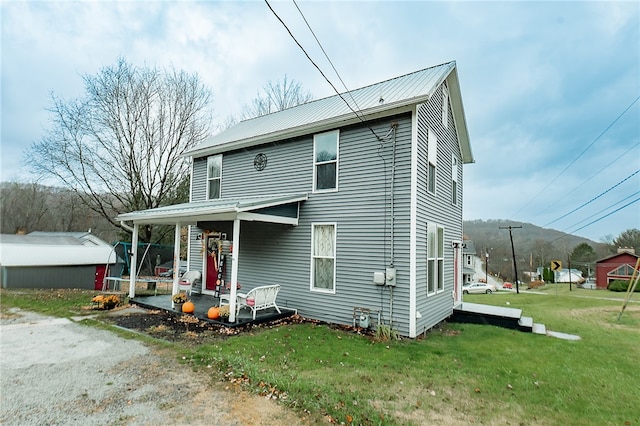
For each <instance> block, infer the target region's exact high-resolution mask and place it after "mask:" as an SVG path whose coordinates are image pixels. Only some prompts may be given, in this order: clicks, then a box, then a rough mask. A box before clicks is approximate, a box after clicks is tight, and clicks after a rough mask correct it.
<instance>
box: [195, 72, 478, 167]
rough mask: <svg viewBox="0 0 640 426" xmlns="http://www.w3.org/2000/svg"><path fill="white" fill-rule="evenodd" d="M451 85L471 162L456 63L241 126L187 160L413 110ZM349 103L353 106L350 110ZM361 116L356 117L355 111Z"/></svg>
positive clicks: (463, 145)
mask: <svg viewBox="0 0 640 426" xmlns="http://www.w3.org/2000/svg"><path fill="white" fill-rule="evenodd" d="M444 80H447V83H448V87H449V94H450V100H451V105H452V112H453V115H454V121H455V125H456V129H457V131H458V137H459V139H460V145H461V148H462V157H463V162H465V163H470V162H473V156H472V154H471V148H470V145H469V136H468V132H467V125H466V119H465V117H464V109H463V107H462V98H461V96H460V87H459V82H458V76H457V71H456V63H455V61H452V62H447V63H445V64H442V65H438V66H434V67H430V68H426V69H423V70H421V71H416V72H413V73H411V74H406V75H404V76H401V77H396V78H393V79H391V80H386V81H383V82H380V83H376V84H373V85H370V86H366V87H363V88H360V89H356V90H352V91H350V92H347V93H343V94H341V95H334V96H330V97H328V98H323V99H318V100H315V101H311V102H308V103H305V104H301V105H298V106H295V107H292V108H289V109H286V110H283V111H278V112H275V113H272V114H268V115H263V116H261V117H256V118H253V119H249V120H245V121H242V122H240V123H238V124H236V125H235V126H232V127H230V128H228V129H227V130H225V131H223V132H221V133H219V134H217V135H215V136H213V137H211V138H209V139H207V140H205V141H204V142H202V143H201V144H200V145H198V146H196V147H195V148H193V149H192V150H190V151H187V152H186V154H185V155H188V156H193V157H202V156H205V155H211V154H215V153H220V152H224V151H228V150H231V149H240V148H246V147H249V146H253V145H259V144H263V143H268V142H273V141H277V140H281V139H284V138H291V137H296V136H302V135H305V134H309V133H313V132H318V131H323V130H328V129H332V128H336V127H339V126H343V125H347V124H351V123H356V122H358V121H360V120H361V119H362V120H370V119H373V118H379V117H384V116H389V115H393V114H397V113H399V112H403V111H409V110H410V109H411V108H413V107H414V106H415V105H417V104H420V103H423V102H426V101H427V100H428V99H429V97H430V96H431V95H432V93H433V92H434V91H435V90H436V89H437V88H438V86H439V85H440V84H441V83H442V82H443V81H444ZM347 103H348V104H349V105H347ZM352 109H353V110H355V111H358V116H359V117H358V116H357V115H356V114H355V113H354V112H353V111H352Z"/></svg>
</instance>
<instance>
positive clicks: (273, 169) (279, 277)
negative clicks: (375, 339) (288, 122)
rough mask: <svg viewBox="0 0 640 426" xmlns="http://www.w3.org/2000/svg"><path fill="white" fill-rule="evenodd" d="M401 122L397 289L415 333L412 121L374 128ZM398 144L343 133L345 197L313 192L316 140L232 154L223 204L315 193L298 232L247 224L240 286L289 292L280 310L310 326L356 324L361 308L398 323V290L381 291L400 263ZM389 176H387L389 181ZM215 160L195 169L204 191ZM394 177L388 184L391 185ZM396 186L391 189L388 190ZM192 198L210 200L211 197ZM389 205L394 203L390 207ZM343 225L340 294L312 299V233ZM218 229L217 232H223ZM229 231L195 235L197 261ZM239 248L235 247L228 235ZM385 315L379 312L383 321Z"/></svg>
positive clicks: (227, 157)
mask: <svg viewBox="0 0 640 426" xmlns="http://www.w3.org/2000/svg"><path fill="white" fill-rule="evenodd" d="M392 122H397V123H398V130H397V135H396V143H397V147H396V174H395V179H394V180H395V194H394V196H395V217H396V225H395V231H394V234H395V239H396V243H395V262H394V266H395V267H396V268H397V271H398V272H397V286H396V288H395V289H394V290H393V308H392V309H393V324H394V327H396V328H397V329H398V330H399V331H400V332H401V333H402V334H405V335H406V334H407V333H408V330H409V329H408V327H409V321H408V306H409V225H410V217H409V203H410V177H411V170H410V157H411V116H410V115H409V114H405V115H403V116H398V117H392V118H388V119H384V120H381V121H378V122H373V123H371V124H370V126H371V127H372V129H373V130H374V131H375V132H376V134H378V135H379V136H381V137H382V136H385V135H387V133H388V132H389V129H390V125H391V123H392ZM392 152H393V143H392V140H391V139H389V140H387V141H385V143H384V144H381V143H380V142H379V141H378V140H377V139H376V138H375V136H374V135H373V134H372V133H371V130H370V129H369V128H368V127H366V126H364V125H356V126H351V127H347V128H343V129H340V139H339V172H338V179H339V182H338V187H339V191H337V192H323V193H313V188H312V185H313V135H308V136H306V137H302V138H297V139H294V140H288V141H281V142H278V143H275V144H266V145H261V146H257V147H254V148H251V149H246V150H241V151H233V152H227V153H224V154H223V167H222V170H223V175H222V197H223V198H224V197H234V196H238V195H242V196H251V195H265V194H283V193H297V192H308V193H309V199H308V200H307V201H305V202H303V203H302V205H301V208H300V217H299V225H298V226H296V227H293V226H286V225H276V224H265V223H261V222H242V223H241V231H240V252H239V253H240V259H239V262H240V264H239V271H238V281H239V282H240V283H241V284H242V286H243V289H250V288H252V287H255V286H258V285H266V284H276V283H278V284H281V285H282V289H281V291H280V294H279V295H278V303H279V304H280V305H281V306H283V307H289V308H293V309H297V310H298V312H299V313H300V314H301V315H303V316H306V317H309V318H315V319H320V320H325V321H331V322H335V323H343V324H351V323H352V320H353V308H354V307H365V308H369V309H372V310H376V311H380V313H381V316H382V318H383V320H384V321H385V322H387V323H388V321H389V315H390V312H389V311H390V296H391V294H390V290H389V288H388V287H378V286H375V285H374V284H373V273H374V272H384V271H385V267H387V266H389V264H390V262H391V253H390V249H391V244H390V242H389V239H390V235H391V228H390V227H391V211H390V205H389V200H390V196H391V187H390V182H391V169H392ZM258 153H262V154H265V155H266V156H267V158H268V162H267V167H266V168H265V169H264V170H262V171H257V170H255V169H254V167H253V159H254V157H255V156H256V154H258ZM385 168H386V176H385ZM205 174H206V159H202V160H199V159H196V160H195V161H194V176H193V181H194V185H195V184H196V182H200V185H201V186H202V187H203V188H204V187H206V179H204V178H203V177H204V176H205ZM385 178H386V185H385ZM385 186H386V187H385ZM192 196H193V199H194V201H195V200H196V199H201V197H202V199H204V192H203V191H202V190H199V189H196V188H193V192H192ZM385 197H386V198H385ZM327 222H328V223H335V224H336V226H337V238H336V240H337V244H336V293H335V294H325V293H319V292H314V291H311V290H310V284H311V282H310V271H311V227H312V224H314V223H327ZM214 225H216V226H217V227H213V226H214ZM221 225H222V224H207V225H206V226H205V225H204V224H198V227H197V228H195V227H192V229H193V231H194V232H192V236H191V239H192V240H191V251H190V256H191V257H190V260H191V262H190V263H191V265H192V267H193V268H194V269H195V268H202V260H201V259H202V254H201V248H200V244H199V242H198V241H196V240H195V235H196V234H197V233H198V232H201V230H203V229H207V226H210V227H212V229H209V230H216V231H220V230H221V229H220V226H221ZM228 233H229V239H231V238H232V235H231V231H230V230H229V231H228ZM374 315H376V316H377V312H376V313H375V314H374Z"/></svg>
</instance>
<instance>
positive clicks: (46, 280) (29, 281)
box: [1, 265, 96, 290]
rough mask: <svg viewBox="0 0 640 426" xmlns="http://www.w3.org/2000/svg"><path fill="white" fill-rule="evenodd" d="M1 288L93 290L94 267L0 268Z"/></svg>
mask: <svg viewBox="0 0 640 426" xmlns="http://www.w3.org/2000/svg"><path fill="white" fill-rule="evenodd" d="M1 270H2V272H1V275H2V279H1V281H2V288H81V289H87V290H93V289H94V286H95V279H96V266H95V265H80V266H28V267H27V266H25V267H20V266H16V267H7V266H2V267H1Z"/></svg>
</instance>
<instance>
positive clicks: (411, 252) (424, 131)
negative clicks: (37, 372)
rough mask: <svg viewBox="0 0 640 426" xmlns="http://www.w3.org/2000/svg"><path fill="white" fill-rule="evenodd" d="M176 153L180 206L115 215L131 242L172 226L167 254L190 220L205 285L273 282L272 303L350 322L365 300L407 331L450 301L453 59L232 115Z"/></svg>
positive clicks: (462, 160)
mask: <svg viewBox="0 0 640 426" xmlns="http://www.w3.org/2000/svg"><path fill="white" fill-rule="evenodd" d="M187 155H188V156H189V157H190V158H191V159H192V172H191V199H190V202H189V203H186V204H181V205H176V206H169V207H162V208H158V209H153V210H146V211H139V212H132V213H127V214H123V215H120V216H119V217H118V219H119V220H121V221H124V222H127V223H131V222H132V223H133V225H134V243H133V247H136V246H137V244H136V243H137V235H138V234H137V230H138V226H140V225H145V224H175V226H176V246H177V247H176V258H177V257H178V256H179V253H180V251H179V244H180V229H181V228H183V227H185V226H188V228H189V235H190V237H189V248H188V253H189V255H188V264H189V269H190V270H198V271H201V272H202V281H203V282H202V292H203V293H204V294H209V293H210V294H214V292H215V291H216V282H218V281H219V280H220V279H221V278H223V279H224V280H226V281H227V282H229V283H241V285H242V291H245V290H248V289H251V288H252V287H256V286H261V285H269V284H280V286H281V289H280V293H279V294H278V299H277V300H278V305H279V306H282V307H286V308H291V309H296V310H297V311H298V313H299V314H300V315H302V316H304V317H308V318H313V319H319V320H323V321H328V322H332V323H341V324H352V323H353V321H354V312H361V311H362V309H364V310H366V311H367V312H370V313H371V318H372V323H373V325H374V326H375V325H376V324H377V321H378V320H379V321H381V322H383V323H384V324H388V325H391V326H392V327H393V328H394V329H396V330H397V331H398V332H399V333H400V334H402V335H404V336H409V337H415V336H417V335H419V334H420V333H423V332H424V331H426V330H428V329H430V328H432V327H433V326H435V325H436V324H438V323H439V322H441V321H443V320H444V319H446V318H447V317H448V316H450V315H451V314H452V312H453V308H454V306H456V305H458V304H460V303H461V301H462V291H461V286H462V284H463V281H462V274H463V261H462V259H463V254H462V244H461V243H462V200H463V168H462V165H463V164H466V163H471V162H473V156H472V152H471V148H470V144H469V135H468V132H467V125H466V121H465V115H464V109H463V106H462V98H461V94H460V86H459V82H458V74H457V70H456V64H455V62H449V63H445V64H442V65H438V66H435V67H431V68H427V69H424V70H421V71H417V72H414V73H411V74H407V75H404V76H401V77H397V78H394V79H391V80H387V81H383V82H380V83H377V84H373V85H371V86H367V87H363V88H360V89H357V90H353V91H351V92H348V93H343V94H340V95H336V96H331V97H328V98H324V99H320V100H316V101H312V102H309V103H306V104H303V105H299V106H296V107H293V108H290V109H287V110H284V111H280V112H276V113H273V114H269V115H266V116H262V117H258V118H254V119H250V120H246V121H243V122H240V123H238V124H237V125H235V126H233V127H231V128H229V129H227V130H225V131H223V132H221V133H220V134H218V135H216V136H214V137H212V138H210V139H208V140H206V141H205V142H204V143H202V144H201V145H199V146H197V147H195V148H194V149H192V150H191V151H189V152H188V153H187ZM220 240H225V241H228V243H227V244H226V245H224V246H223V245H221V244H220ZM220 247H224V250H225V252H226V254H227V256H225V257H224V258H225V259H226V261H225V263H226V264H225V265H220V259H221V258H220V257H219V256H218V257H216V256H212V251H217V250H219V249H220ZM134 259H135V256H134ZM132 270H135V265H134V269H132ZM221 271H224V277H223V276H222V274H221ZM175 280H176V281H174V289H176V290H177V288H178V287H177V277H176V278H175ZM230 291H231V299H230V300H231V303H232V305H233V304H234V298H235V292H236V287H235V286H234V285H230ZM130 293H135V286H134V285H133V284H132V285H131V288H130ZM232 307H233V306H232ZM231 311H232V312H231V320H233V318H234V317H233V309H232V310H231Z"/></svg>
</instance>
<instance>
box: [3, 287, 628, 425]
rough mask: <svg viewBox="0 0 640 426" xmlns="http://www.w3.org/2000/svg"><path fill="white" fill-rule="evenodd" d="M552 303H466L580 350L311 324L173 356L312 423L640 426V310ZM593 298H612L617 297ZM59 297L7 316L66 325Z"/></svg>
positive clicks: (461, 331) (604, 303)
mask: <svg viewBox="0 0 640 426" xmlns="http://www.w3.org/2000/svg"><path fill="white" fill-rule="evenodd" d="M545 291H546V292H547V293H548V294H528V293H527V292H521V294H513V293H510V294H504V293H500V294H490V295H465V300H466V301H469V302H474V303H487V304H495V305H500V306H509V307H512V308H521V309H522V310H523V315H526V316H532V317H534V320H535V321H536V322H541V323H544V324H545V325H546V326H547V328H548V329H550V330H554V331H560V332H565V333H571V334H577V335H579V336H581V337H582V340H579V341H567V340H560V339H556V338H552V337H547V336H540V335H534V334H528V333H522V332H517V331H513V330H507V329H502V328H498V327H492V326H481V325H471V324H449V325H443V326H442V327H441V328H439V329H437V330H434V331H432V332H431V333H429V334H427V335H426V336H424V337H423V338H420V339H417V340H411V339H402V340H400V341H391V342H374V341H373V340H372V339H371V337H370V336H363V335H359V334H356V333H353V332H349V331H344V330H342V329H340V328H336V327H331V326H328V325H325V324H310V323H305V324H290V325H281V326H274V327H262V328H256V329H253V330H252V331H251V332H247V333H243V334H240V335H238V336H233V337H231V338H227V339H220V340H213V341H210V342H209V343H207V344H203V345H199V346H197V347H195V348H194V347H192V346H189V345H185V346H182V345H180V344H176V345H174V346H173V347H174V349H175V351H176V357H177V358H178V359H180V360H181V361H182V362H185V363H187V364H188V365H191V366H192V367H193V368H194V369H195V370H197V371H199V372H201V373H202V374H210V375H212V376H213V378H214V379H219V380H221V381H222V382H221V384H220V386H223V387H226V386H228V383H229V382H231V383H234V384H236V385H238V386H243V387H247V388H250V389H253V390H255V391H256V392H261V393H262V394H264V395H265V396H269V397H271V398H273V399H278V400H280V401H281V403H284V404H286V405H289V406H291V407H293V408H294V409H295V410H297V411H298V412H299V413H300V416H301V417H305V418H307V419H310V421H311V422H326V421H336V422H338V423H344V424H363V425H366V424H376V425H377V424H406V425H409V424H415V425H420V424H470V423H478V424H523V425H529V424H540V425H548V424H572V425H592V424H616V425H625V424H629V425H640V398H639V397H638V387H639V386H640V369H638V361H639V356H640V303H638V302H637V301H636V300H637V299H638V298H637V297H633V298H632V302H630V304H629V306H628V307H627V309H626V311H625V313H624V315H623V316H622V318H621V320H620V321H618V320H617V317H618V314H619V313H620V309H621V307H622V300H621V299H619V300H613V301H612V300H601V299H600V298H593V297H584V296H585V295H583V294H582V293H581V292H571V294H568V289H567V294H558V295H556V294H555V289H548V290H545ZM584 291H585V292H587V294H586V295H587V296H589V295H590V296H596V297H602V298H606V297H605V296H608V293H609V292H601V291H593V290H584ZM10 293H14V292H10ZM55 293H56V292H55V291H53V294H52V295H51V296H49V297H48V298H46V300H45V301H43V302H36V301H34V300H32V298H31V297H27V296H25V294H24V293H23V294H17V293H16V294H11V295H10V296H8V294H9V292H6V291H3V292H2V309H3V311H4V310H5V304H7V303H8V304H19V305H20V306H21V307H24V308H25V309H33V310H40V309H45V308H46V307H47V306H48V307H51V306H52V305H54V306H55V305H57V307H56V308H49V310H45V311H44V312H45V313H49V314H55V315H62V316H65V313H68V312H69V311H74V310H75V309H76V308H77V305H78V303H80V302H79V301H77V300H76V299H75V296H74V295H73V293H72V294H71V296H73V297H70V300H69V302H68V303H69V307H68V308H65V307H64V306H63V305H64V303H62V302H60V299H59V298H58V296H56V295H55ZM41 296H42V295H41V294H40V295H39V297H41ZM86 300H87V299H86V297H85V299H84V300H83V302H84V303H82V304H86ZM507 302H508V305H507ZM183 357H184V360H183ZM215 383H218V382H217V381H216V382H215ZM225 383H226V384H225ZM214 386H218V385H217V384H214Z"/></svg>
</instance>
